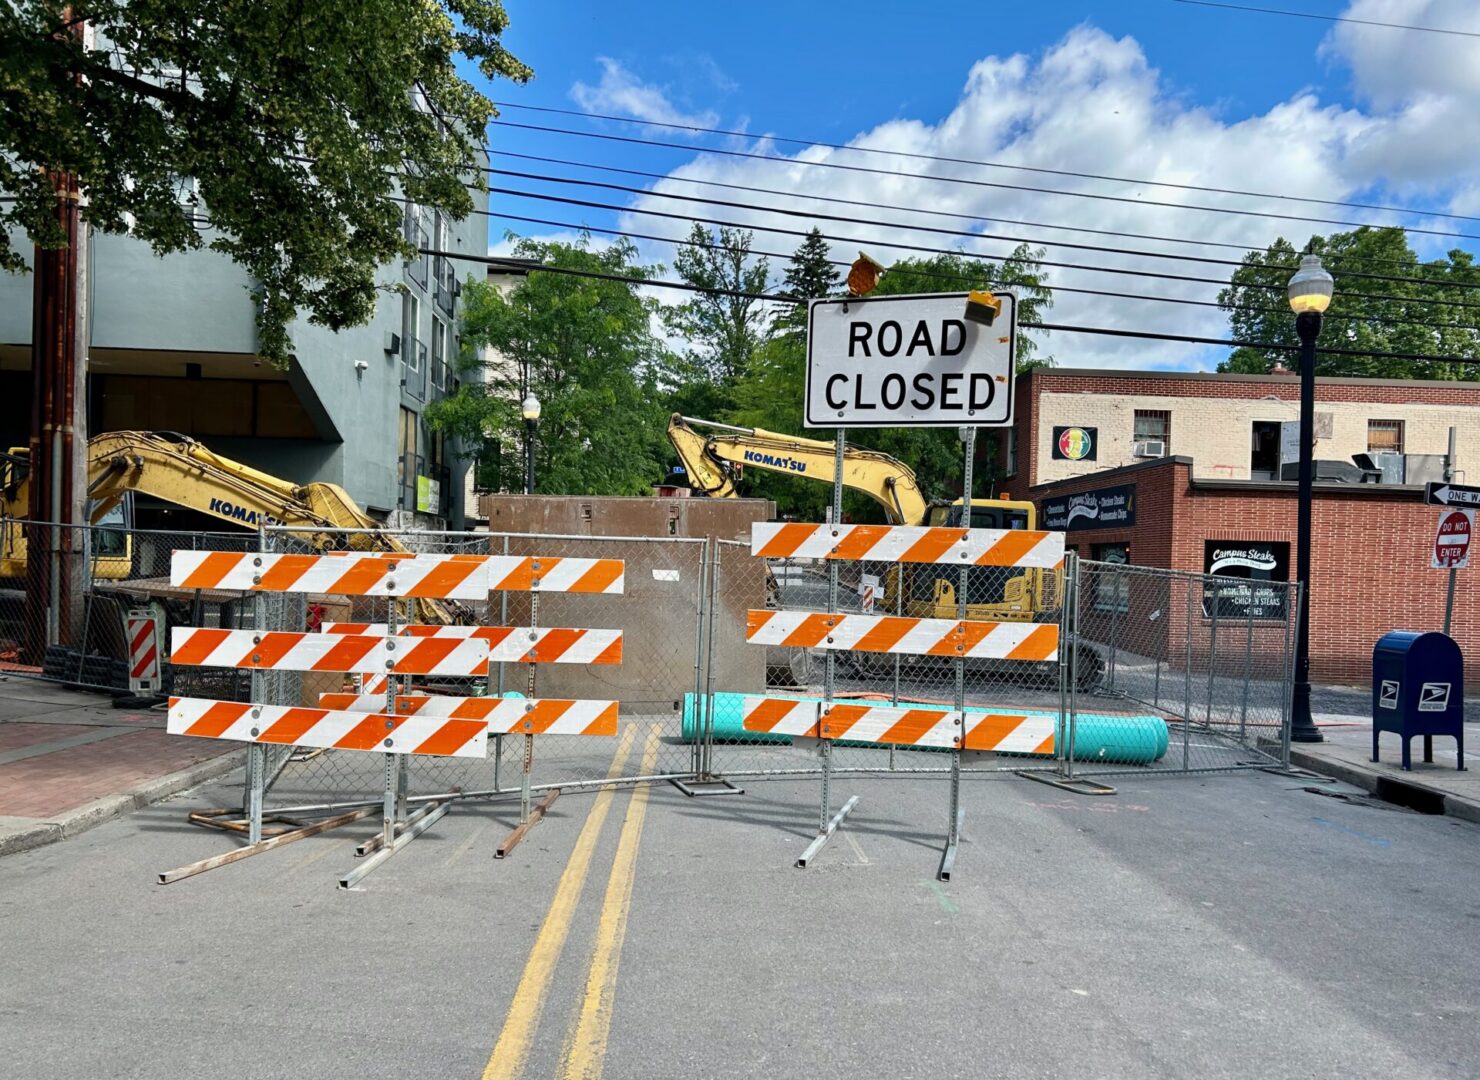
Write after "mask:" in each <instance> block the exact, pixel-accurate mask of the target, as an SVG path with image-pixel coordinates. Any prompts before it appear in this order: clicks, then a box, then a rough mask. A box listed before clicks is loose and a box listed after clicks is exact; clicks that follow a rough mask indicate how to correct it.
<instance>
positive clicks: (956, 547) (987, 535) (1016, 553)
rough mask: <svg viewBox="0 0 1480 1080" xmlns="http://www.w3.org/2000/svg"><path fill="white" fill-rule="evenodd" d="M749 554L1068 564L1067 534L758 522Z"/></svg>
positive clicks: (1007, 564)
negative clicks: (1065, 560) (1066, 550)
mask: <svg viewBox="0 0 1480 1080" xmlns="http://www.w3.org/2000/svg"><path fill="white" fill-rule="evenodd" d="M750 553H751V554H752V555H756V556H759V557H761V558H767V559H846V560H850V561H855V562H856V561H872V562H907V563H937V564H942V565H948V566H997V567H1020V568H1036V569H1040V570H1054V569H1057V568H1058V567H1060V566H1062V565H1063V562H1064V534H1063V533H1061V532H1043V531H1038V530H1029V529H951V528H943V527H938V526H928V525H797V524H781V523H775V522H757V523H755V524H754V525H752V526H751V532H750Z"/></svg>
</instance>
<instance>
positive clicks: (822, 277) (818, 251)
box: [771, 226, 843, 334]
mask: <svg viewBox="0 0 1480 1080" xmlns="http://www.w3.org/2000/svg"><path fill="white" fill-rule="evenodd" d="M842 276H843V275H842V274H841V273H840V272H839V271H838V268H837V267H836V266H835V265H833V262H832V260H831V259H830V258H829V251H828V246H827V241H826V240H824V239H823V238H822V230H821V229H818V228H816V227H815V226H814V227H813V229H812V231H811V232H809V233H808V234H807V237H806V239H805V240H803V241H802V242H801V243H800V244H799V245H797V249H796V251H794V252H792V255H791V259H790V260H789V261H788V262H787V264H786V274H785V276H784V277H783V278H782V283H781V291H782V292H783V293H786V294H788V295H790V296H795V297H797V298H798V299H801V300H815V299H818V298H819V297H824V296H831V295H833V294H834V293H836V292H837V291H838V282H839V281H840V280H841V279H842ZM771 328H772V332H773V333H777V334H805V333H806V332H807V305H806V304H785V305H782V306H781V307H779V308H778V309H777V311H776V315H775V317H774V318H773V319H772V320H771Z"/></svg>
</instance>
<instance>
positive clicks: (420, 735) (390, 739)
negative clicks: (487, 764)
mask: <svg viewBox="0 0 1480 1080" xmlns="http://www.w3.org/2000/svg"><path fill="white" fill-rule="evenodd" d="M166 730H167V731H169V733H170V734H171V735H195V736H199V737H201V738H207V739H230V740H233V741H236V742H248V743H267V744H277V745H281V746H313V747H322V748H324V749H332V750H376V751H379V752H381V753H389V754H430V755H433V756H436V757H478V758H481V757H486V756H487V755H488V725H487V724H485V723H484V722H483V721H481V720H477V719H462V718H456V717H446V716H415V715H412V716H400V715H391V714H388V713H384V712H376V713H364V712H352V711H349V710H344V709H309V708H298V707H293V706H284V705H252V704H245V703H243V702H239V701H211V700H208V699H204V698H170V705H169V714H168V717H167V719H166Z"/></svg>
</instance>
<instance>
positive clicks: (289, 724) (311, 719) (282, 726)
mask: <svg viewBox="0 0 1480 1080" xmlns="http://www.w3.org/2000/svg"><path fill="white" fill-rule="evenodd" d="M323 718H324V710H323V709H289V710H288V711H287V712H285V713H283V715H282V716H280V717H278V719H277V721H276V723H274V724H273V725H272V726H271V727H269V728H267V729H266V730H265V731H263V732H262V734H261V735H258V736H257V741H258V742H265V743H282V744H283V745H285V746H293V745H295V744H297V742H298V740H299V739H301V738H302V737H303V735H304V733H305V732H307V731H308V729H309V728H311V727H313V726H314V725H315V724H317V723H318V722H319V721H320V720H322V719H323Z"/></svg>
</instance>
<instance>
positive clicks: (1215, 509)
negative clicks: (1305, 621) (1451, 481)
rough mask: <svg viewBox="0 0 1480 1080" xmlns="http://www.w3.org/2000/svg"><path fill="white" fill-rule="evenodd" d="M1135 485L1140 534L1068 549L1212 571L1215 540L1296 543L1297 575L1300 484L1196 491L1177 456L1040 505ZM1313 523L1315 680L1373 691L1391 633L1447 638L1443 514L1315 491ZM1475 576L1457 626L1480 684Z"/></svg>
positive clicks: (1400, 502) (1387, 499) (1397, 501)
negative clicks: (1382, 640) (1378, 655)
mask: <svg viewBox="0 0 1480 1080" xmlns="http://www.w3.org/2000/svg"><path fill="white" fill-rule="evenodd" d="M1129 483H1134V484H1135V485H1136V523H1135V525H1133V526H1131V527H1130V528H1119V529H1100V530H1086V531H1083V532H1072V533H1070V534H1069V536H1068V542H1069V544H1070V546H1072V547H1076V548H1077V549H1078V551H1079V553H1080V554H1081V556H1083V557H1085V558H1093V556H1094V546H1095V545H1096V544H1101V543H1129V544H1130V549H1131V561H1132V562H1134V563H1136V564H1137V565H1141V566H1157V567H1164V568H1167V569H1172V570H1185V571H1190V572H1193V573H1202V570H1203V552H1204V541H1206V540H1218V539H1241V540H1268V541H1286V542H1288V543H1289V544H1290V576H1291V578H1293V577H1294V575H1295V558H1296V550H1295V512H1296V499H1295V495H1296V493H1295V489H1294V485H1291V486H1290V487H1289V488H1288V489H1287V490H1267V491H1266V490H1248V491H1244V490H1233V491H1229V490H1216V489H1212V490H1210V489H1208V488H1194V487H1192V485H1191V478H1190V476H1189V469H1188V466H1187V464H1186V463H1185V462H1182V461H1178V460H1176V459H1170V458H1169V459H1167V460H1166V461H1164V462H1159V463H1157V464H1156V465H1153V466H1149V467H1141V468H1135V469H1131V470H1126V471H1120V470H1116V472H1115V474H1114V475H1110V474H1106V473H1101V474H1099V475H1097V476H1090V477H1080V478H1076V479H1074V480H1072V481H1065V482H1062V483H1059V484H1053V485H1045V486H1044V487H1042V488H1039V489H1036V490H1035V491H1034V492H1033V493H1032V497H1033V500H1034V501H1035V502H1037V503H1038V505H1039V507H1040V509H1041V508H1042V506H1043V503H1044V501H1045V500H1046V499H1048V498H1051V497H1052V498H1058V497H1060V496H1064V495H1069V494H1073V493H1075V492H1080V491H1089V490H1093V489H1095V488H1101V487H1110V486H1113V485H1118V484H1129ZM1312 521H1313V529H1312V533H1313V538H1314V546H1313V549H1312V553H1311V559H1312V573H1311V576H1312V586H1311V673H1312V678H1314V679H1316V680H1318V681H1322V682H1344V683H1355V684H1361V685H1366V684H1367V683H1368V682H1369V680H1370V679H1371V661H1372V646H1373V644H1375V643H1376V641H1377V639H1378V638H1379V637H1381V636H1382V635H1383V634H1384V633H1386V632H1387V631H1388V630H1440V629H1442V628H1443V625H1444V595H1445V586H1446V583H1447V580H1448V575H1447V574H1446V573H1445V572H1444V571H1442V570H1432V569H1430V568H1429V557H1430V551H1431V545H1432V543H1433V537H1434V530H1435V527H1436V525H1437V522H1438V510H1437V509H1436V508H1435V507H1431V506H1424V505H1423V504H1422V503H1420V502H1417V501H1415V500H1414V496H1413V494H1412V493H1388V494H1379V493H1377V492H1374V491H1366V492H1364V491H1362V490H1361V489H1360V488H1359V487H1354V488H1352V489H1350V490H1348V491H1340V492H1332V491H1317V492H1316V495H1315V502H1314V508H1313V517H1312ZM1477 556H1480V553H1477ZM1473 574H1480V565H1477V566H1476V568H1475V569H1473V570H1461V571H1460V572H1459V581H1458V589H1457V591H1456V595H1455V608H1454V623H1453V633H1454V637H1455V640H1456V641H1458V642H1459V645H1460V648H1461V649H1462V650H1463V651H1464V652H1465V654H1466V673H1467V675H1468V677H1469V678H1471V679H1472V680H1473V679H1480V588H1477V587H1475V586H1474V585H1472V584H1471V582H1472V581H1473V580H1474V579H1473V578H1472V577H1471V575H1473ZM1168 631H1169V632H1170V633H1171V635H1172V637H1173V638H1175V639H1176V640H1175V641H1170V642H1168V647H1169V648H1170V649H1171V650H1172V654H1175V650H1176V648H1177V642H1179V641H1180V640H1181V637H1180V635H1179V632H1178V630H1177V627H1176V626H1175V625H1172V626H1169V627H1168ZM1194 640H1195V641H1196V640H1197V639H1196V638H1195V639H1194Z"/></svg>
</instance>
